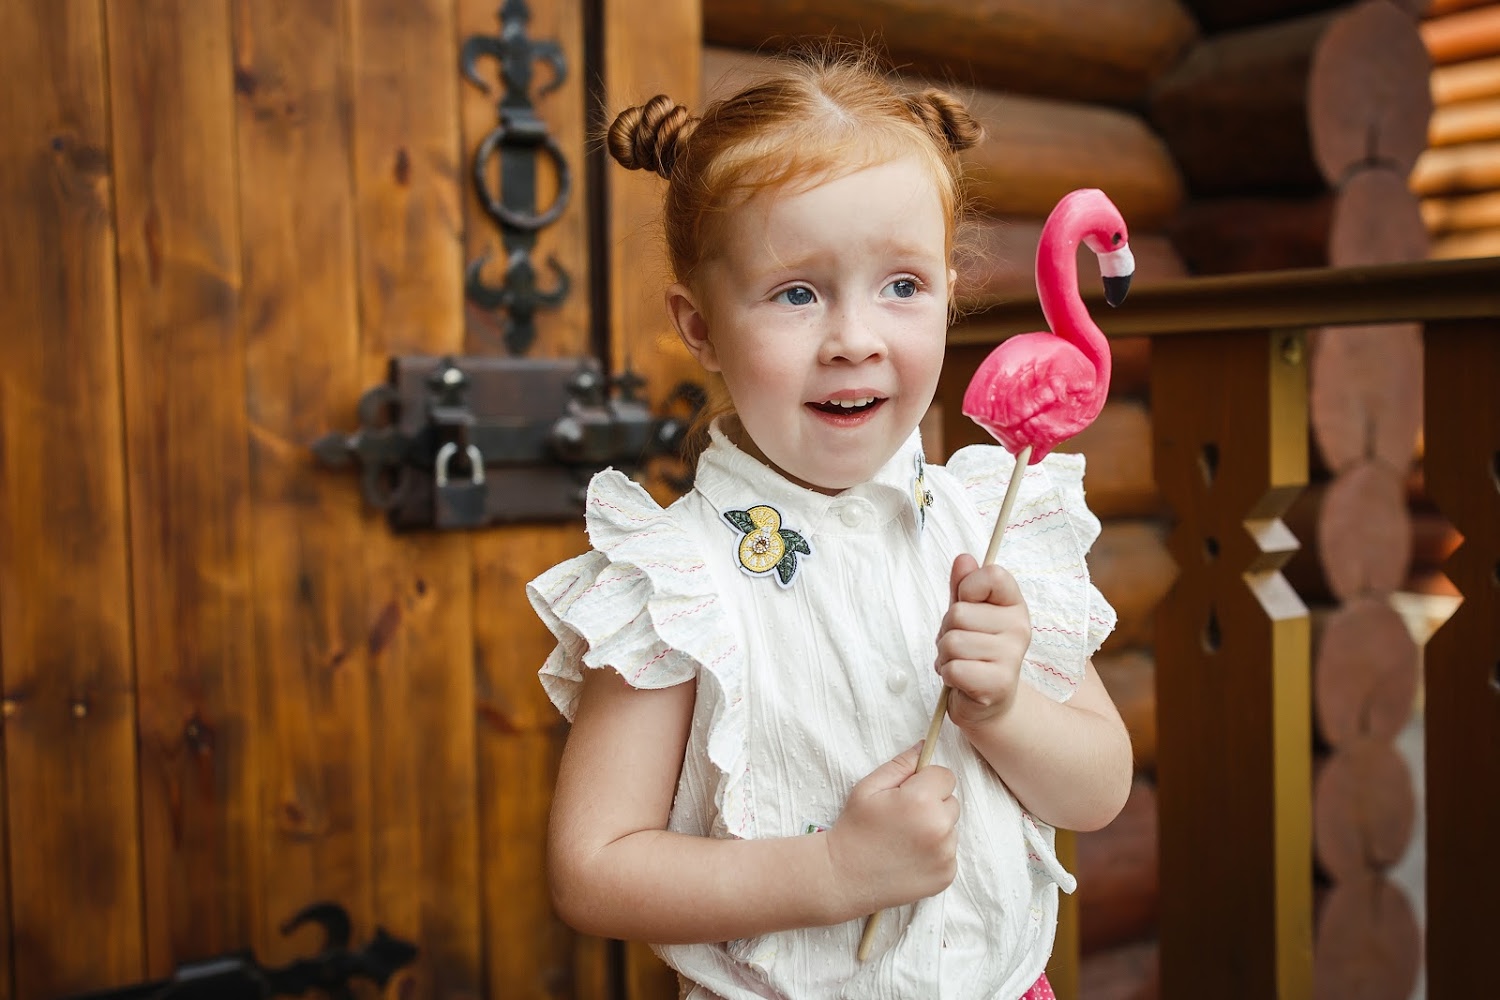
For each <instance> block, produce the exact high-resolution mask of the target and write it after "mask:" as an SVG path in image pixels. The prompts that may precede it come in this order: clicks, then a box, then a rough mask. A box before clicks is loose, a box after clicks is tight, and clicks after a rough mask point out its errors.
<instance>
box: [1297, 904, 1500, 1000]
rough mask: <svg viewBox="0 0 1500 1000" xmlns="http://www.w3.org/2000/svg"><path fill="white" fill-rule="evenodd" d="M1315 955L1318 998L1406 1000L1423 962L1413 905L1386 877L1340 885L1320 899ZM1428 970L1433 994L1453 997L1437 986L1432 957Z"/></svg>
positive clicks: (1313, 994) (1430, 989)
mask: <svg viewBox="0 0 1500 1000" xmlns="http://www.w3.org/2000/svg"><path fill="white" fill-rule="evenodd" d="M1477 922H1480V923H1482V921H1477ZM1314 954H1315V956H1316V962H1315V970H1314V976H1313V991H1312V994H1311V995H1312V996H1313V997H1315V998H1317V1000H1339V998H1342V997H1368V998H1369V1000H1406V998H1407V997H1410V996H1411V995H1412V990H1413V988H1414V987H1415V986H1416V983H1417V974H1418V970H1419V969H1420V968H1421V965H1422V953H1421V945H1420V935H1419V932H1418V927H1417V921H1416V915H1415V914H1414V913H1413V912H1412V907H1411V903H1410V902H1408V901H1407V899H1406V896H1405V895H1404V894H1403V893H1402V891H1401V889H1400V887H1399V886H1396V885H1394V884H1393V883H1391V882H1389V881H1387V880H1385V879H1382V878H1375V877H1366V878H1359V879H1351V880H1349V881H1347V882H1342V883H1340V884H1339V885H1337V886H1335V887H1334V888H1333V889H1332V890H1330V891H1329V892H1328V894H1327V895H1326V896H1325V897H1324V898H1323V899H1321V900H1320V901H1319V906H1318V933H1317V941H1316V945H1315V950H1314ZM1428 970H1429V971H1428V989H1429V991H1430V992H1429V993H1428V996H1432V997H1439V996H1447V995H1449V994H1444V993H1438V992H1436V991H1435V990H1433V988H1432V985H1431V983H1432V967H1431V959H1430V958H1429V959H1428ZM1440 978H1441V976H1440Z"/></svg>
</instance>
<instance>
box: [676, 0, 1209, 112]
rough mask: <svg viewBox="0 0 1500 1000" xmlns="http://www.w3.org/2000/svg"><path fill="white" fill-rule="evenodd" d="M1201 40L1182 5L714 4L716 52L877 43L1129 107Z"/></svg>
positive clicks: (904, 61) (962, 77)
mask: <svg viewBox="0 0 1500 1000" xmlns="http://www.w3.org/2000/svg"><path fill="white" fill-rule="evenodd" d="M1196 35H1197V28H1196V26H1195V25H1194V23H1193V19H1192V18H1191V16H1189V15H1188V13H1187V11H1186V10H1185V9H1184V8H1183V7H1182V5H1181V4H1180V3H1178V2H1177V0H1122V2H1119V3H1112V4H1110V5H1109V6H1107V7H1101V6H1099V5H1097V4H1091V3H1088V2H1087V0H1066V2H1053V3H1047V4H1036V3H1027V2H1025V0H981V2H979V3H977V4H974V3H965V2H963V0H937V2H923V0H874V2H852V0H819V2H817V3H808V2H805V0H706V2H705V3H704V4H703V37H704V38H705V40H706V41H708V42H709V43H710V44H714V45H730V46H735V47H739V48H747V49H760V48H763V47H767V46H776V45H780V44H786V43H787V42H788V41H792V40H796V39H812V40H818V39H827V38H843V39H852V40H854V41H866V40H870V41H873V42H875V43H876V44H878V45H880V46H881V47H882V48H883V49H884V50H885V51H887V52H888V53H889V56H890V59H891V61H892V62H894V63H895V64H896V65H898V66H901V67H907V68H910V69H911V70H913V71H915V72H919V73H926V74H930V75H933V76H936V77H939V78H942V79H956V80H959V81H962V82H968V81H971V80H972V81H975V82H978V83H980V84H983V85H986V86H991V87H995V88H997V89H1002V90H1010V91H1016V92H1020V93H1030V94H1043V95H1048V96H1056V97H1064V98H1069V99H1074V100H1085V101H1102V102H1116V103H1120V104H1128V103H1131V102H1132V101H1134V100H1136V99H1137V98H1139V97H1140V96H1141V94H1142V93H1143V92H1144V91H1145V89H1146V87H1147V86H1148V85H1149V84H1150V83H1151V81H1152V80H1154V79H1156V78H1157V77H1158V76H1160V75H1161V74H1162V73H1163V72H1165V71H1166V70H1167V69H1168V68H1170V67H1171V66H1172V64H1173V63H1174V62H1175V61H1176V60H1177V58H1178V57H1179V55H1180V54H1181V52H1182V50H1183V48H1184V47H1185V46H1187V45H1188V44H1190V43H1191V42H1192V40H1193V39H1194V38H1195V37H1196Z"/></svg>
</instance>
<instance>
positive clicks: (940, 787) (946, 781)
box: [901, 764, 958, 799]
mask: <svg viewBox="0 0 1500 1000" xmlns="http://www.w3.org/2000/svg"><path fill="white" fill-rule="evenodd" d="M957 787H958V776H957V775H955V774H954V773H953V772H952V771H950V770H949V769H948V768H946V767H943V766H942V765H941V764H929V765H927V766H926V767H924V768H922V770H920V771H917V772H916V773H915V774H913V775H911V777H909V778H907V779H906V780H905V781H903V782H902V783H901V789H902V790H903V791H906V792H910V793H913V794H916V795H921V796H923V797H924V798H925V797H928V796H930V797H932V798H934V799H949V798H952V797H953V790H954V789H955V788H957Z"/></svg>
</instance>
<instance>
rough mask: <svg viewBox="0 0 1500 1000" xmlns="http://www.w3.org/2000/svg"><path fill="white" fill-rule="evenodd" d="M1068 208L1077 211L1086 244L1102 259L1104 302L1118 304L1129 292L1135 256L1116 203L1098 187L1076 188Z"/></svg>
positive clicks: (1077, 218)
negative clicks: (1073, 201)
mask: <svg viewBox="0 0 1500 1000" xmlns="http://www.w3.org/2000/svg"><path fill="white" fill-rule="evenodd" d="M1068 197H1069V198H1072V199H1074V200H1075V204H1073V205H1070V206H1069V208H1070V209H1071V210H1072V211H1073V212H1075V213H1076V216H1075V218H1076V220H1077V223H1078V224H1079V225H1080V226H1081V228H1082V232H1081V234H1080V239H1082V241H1083V244H1084V246H1086V247H1088V248H1089V249H1090V250H1092V251H1094V253H1095V254H1096V255H1097V256H1098V258H1099V274H1100V276H1101V277H1102V278H1103V279H1104V301H1106V302H1108V303H1109V304H1110V305H1112V306H1117V305H1119V304H1120V303H1121V302H1124V301H1125V294H1126V293H1127V292H1129V291H1130V278H1131V276H1132V275H1134V274H1135V256H1134V255H1133V254H1132V253H1131V252H1130V232H1129V230H1128V229H1126V228H1125V219H1124V217H1123V216H1121V215H1120V210H1119V209H1118V208H1116V207H1115V203H1114V202H1112V201H1110V200H1109V197H1108V196H1107V195H1106V194H1105V193H1104V192H1103V191H1100V190H1098V189H1097V188H1089V189H1086V190H1082V191H1075V192H1073V194H1071V195H1069V196H1068Z"/></svg>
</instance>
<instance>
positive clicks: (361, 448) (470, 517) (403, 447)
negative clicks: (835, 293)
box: [313, 356, 704, 529]
mask: <svg viewBox="0 0 1500 1000" xmlns="http://www.w3.org/2000/svg"><path fill="white" fill-rule="evenodd" d="M643 384H644V383H643V380H642V379H641V378H640V377H639V376H637V375H635V374H634V373H631V372H626V373H624V374H622V375H620V376H618V377H616V378H613V379H611V378H607V377H606V376H605V375H604V373H603V371H602V370H601V369H600V366H599V364H598V362H597V361H595V360H593V359H591V358H582V359H580V358H569V359H532V358H499V357H443V358H436V357H425V356H408V357H400V358H394V359H392V361H391V364H390V370H389V375H388V380H387V381H386V382H384V383H382V384H380V385H377V386H374V387H373V388H371V389H369V390H368V391H366V392H365V394H364V396H363V397H362V398H361V399H360V403H359V420H360V426H359V428H358V429H357V430H356V431H354V432H353V433H352V434H344V433H333V434H328V435H325V436H324V437H323V438H321V439H319V440H318V441H317V442H316V443H315V444H314V445H313V451H314V453H315V454H316V455H317V457H318V459H319V460H320V461H321V462H322V463H323V464H324V465H326V466H329V467H331V468H346V467H349V466H351V465H358V466H359V467H360V470H361V486H362V489H363V492H364V496H365V500H366V501H367V502H368V503H369V504H370V505H371V506H374V507H377V508H379V509H381V510H383V511H385V512H386V513H387V515H388V517H389V519H390V523H391V525H392V526H393V527H395V528H398V529H410V528H444V529H448V528H479V527H483V526H485V525H490V524H499V523H506V522H515V521H562V520H571V519H575V518H578V517H581V516H582V515H583V500H584V494H585V491H586V489H587V486H588V481H589V478H590V477H591V476H592V475H593V474H594V473H595V472H597V471H599V470H601V469H603V468H605V467H608V466H614V467H616V468H619V469H621V470H622V471H625V472H627V473H628V474H632V475H634V474H638V473H639V472H641V471H642V470H643V469H644V466H645V465H646V463H647V462H649V461H651V460H652V459H655V458H658V457H675V456H676V455H678V453H679V452H680V450H681V446H682V442H683V439H684V437H685V436H686V434H687V431H688V428H689V426H690V425H691V423H692V420H693V418H694V417H695V416H696V414H697V412H698V411H699V409H701V408H702V406H703V402H704V399H703V390H702V389H701V387H699V386H697V385H694V384H692V383H686V382H685V383H682V384H681V385H679V386H677V388H676V389H675V390H674V391H673V392H672V393H671V395H670V397H669V399H668V401H667V408H668V411H669V412H668V413H666V414H664V415H660V416H658V415H654V414H652V413H651V411H650V410H649V408H648V407H647V405H646V401H645V400H644V399H643V398H642V397H641V395H640V390H641V388H642V386H643ZM668 478H669V481H671V482H672V483H673V485H674V486H676V487H678V488H683V489H685V488H686V487H687V485H688V483H687V481H686V479H685V477H682V476H677V477H672V476H669V477H668Z"/></svg>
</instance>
